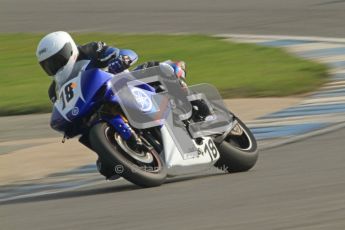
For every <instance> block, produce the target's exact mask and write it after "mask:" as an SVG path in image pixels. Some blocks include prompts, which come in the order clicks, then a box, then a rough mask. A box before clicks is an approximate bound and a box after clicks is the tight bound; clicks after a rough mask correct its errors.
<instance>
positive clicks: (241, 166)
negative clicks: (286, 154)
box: [215, 118, 258, 172]
mask: <svg viewBox="0 0 345 230" xmlns="http://www.w3.org/2000/svg"><path fill="white" fill-rule="evenodd" d="M235 120H236V121H237V124H236V125H235V127H234V128H233V130H232V131H231V132H230V133H229V134H228V135H227V136H226V138H225V139H224V140H223V141H222V142H221V143H219V144H217V147H218V150H219V153H220V159H219V160H218V161H217V163H216V164H215V166H216V167H218V168H221V169H224V170H227V171H228V172H243V171H247V170H249V169H251V168H252V167H253V166H254V165H255V163H256V161H257V159H258V148H257V143H256V140H255V137H254V135H253V134H252V132H251V131H250V130H249V129H248V127H247V126H246V125H245V124H244V123H243V122H242V121H241V120H240V119H238V118H235Z"/></svg>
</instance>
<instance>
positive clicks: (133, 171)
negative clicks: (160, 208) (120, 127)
mask: <svg viewBox="0 0 345 230" xmlns="http://www.w3.org/2000/svg"><path fill="white" fill-rule="evenodd" d="M89 138H90V143H91V146H92V149H93V150H94V151H95V152H96V153H97V154H98V155H99V157H100V159H102V161H105V162H107V164H109V165H111V166H112V168H113V169H114V174H118V175H119V176H121V177H123V178H125V179H126V180H128V181H130V182H132V183H134V184H136V185H139V186H141V187H153V186H159V185H161V184H162V183H164V181H165V179H166V176H167V169H166V166H165V164H164V162H163V161H162V159H161V157H160V156H159V154H158V153H157V152H156V151H155V149H154V148H153V147H152V146H150V145H149V144H148V143H147V142H143V144H142V145H141V146H140V147H138V145H135V144H133V143H128V142H127V141H125V140H124V139H123V138H122V137H121V136H120V135H119V134H118V133H117V132H115V130H114V129H113V128H112V127H111V126H110V125H108V124H107V123H98V124H96V125H94V126H93V127H92V128H91V130H90V135H89ZM141 139H143V138H142V137H141Z"/></svg>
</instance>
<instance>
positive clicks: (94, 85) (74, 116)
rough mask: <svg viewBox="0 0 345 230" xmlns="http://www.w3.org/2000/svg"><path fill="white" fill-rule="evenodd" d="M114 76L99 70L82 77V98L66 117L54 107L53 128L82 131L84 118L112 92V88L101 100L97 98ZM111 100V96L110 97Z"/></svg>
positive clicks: (89, 71)
mask: <svg viewBox="0 0 345 230" xmlns="http://www.w3.org/2000/svg"><path fill="white" fill-rule="evenodd" d="M112 76H113V75H112V74H109V73H107V72H104V71H102V70H99V69H90V70H87V71H85V72H84V73H83V74H82V76H81V81H80V87H81V92H82V98H79V99H78V100H77V102H76V104H75V105H74V108H73V109H72V110H70V111H69V112H68V113H66V114H65V117H64V116H63V115H62V114H61V113H60V112H59V110H58V109H57V108H56V107H55V106H54V108H53V111H52V116H51V127H52V128H53V129H55V130H57V131H59V132H71V133H78V132H81V131H82V128H83V127H81V126H82V118H83V117H84V116H86V115H88V114H89V113H90V112H91V111H92V110H93V109H95V106H97V105H99V102H100V101H101V100H102V99H103V97H104V96H107V95H108V94H109V93H108V92H107V91H111V89H110V87H109V89H108V88H107V91H106V92H104V94H105V95H100V96H102V97H101V98H99V97H98V98H96V94H97V92H99V90H100V89H101V88H102V87H103V86H104V85H106V84H107V82H108V81H109V80H111V79H112ZM108 97H109V98H111V95H110V96H108Z"/></svg>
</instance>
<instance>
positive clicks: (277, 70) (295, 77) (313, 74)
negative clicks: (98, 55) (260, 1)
mask: <svg viewBox="0 0 345 230" xmlns="http://www.w3.org/2000/svg"><path fill="white" fill-rule="evenodd" d="M42 36H43V35H42V34H3V35H0V115H13V114H27V113H41V112H49V111H50V108H51V104H50V102H49V100H48V97H47V88H48V85H49V83H50V79H49V77H47V76H45V74H44V72H43V70H41V68H40V66H39V65H38V64H37V62H36V57H35V50H36V45H37V43H38V42H39V40H40V39H41V38H42ZM73 36H74V38H75V40H76V41H77V42H78V43H79V44H83V43H87V42H89V41H98V40H102V41H105V42H107V43H108V44H110V45H114V46H117V47H120V48H130V49H133V50H135V51H136V52H137V53H138V54H139V57H140V58H139V63H142V62H144V61H148V60H167V59H172V60H184V61H185V62H186V63H187V71H188V75H187V78H188V80H187V82H188V83H189V84H195V83H200V82H207V83H211V84H214V85H215V86H217V87H218V89H219V90H220V91H221V93H222V95H223V96H224V97H268V96H288V95H295V94H301V93H305V92H308V91H312V90H315V89H316V88H317V87H319V86H320V85H321V84H323V83H324V82H325V81H326V80H327V74H326V71H327V70H326V67H325V66H324V65H321V64H316V63H312V62H309V61H305V60H301V59H298V58H296V57H294V56H291V55H289V54H287V53H285V52H284V51H282V50H280V49H275V48H266V47H260V46H256V45H250V44H236V43H229V42H225V41H223V40H221V39H219V38H213V37H207V36H201V35H182V36H172V35H112V34H99V33H98V34H96V33H95V34H74V35H73ZM139 63H138V64H139Z"/></svg>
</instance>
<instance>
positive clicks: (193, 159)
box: [51, 61, 258, 187]
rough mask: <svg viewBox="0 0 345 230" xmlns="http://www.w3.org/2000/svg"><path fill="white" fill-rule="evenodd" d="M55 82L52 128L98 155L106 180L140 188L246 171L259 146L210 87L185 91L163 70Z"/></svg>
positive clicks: (96, 73)
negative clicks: (171, 180)
mask: <svg viewBox="0 0 345 230" xmlns="http://www.w3.org/2000/svg"><path fill="white" fill-rule="evenodd" d="M83 62H87V61H81V62H78V64H77V66H76V67H75V71H74V72H75V73H77V74H75V75H74V77H71V78H68V79H65V80H61V81H57V86H58V95H59V96H58V100H57V101H56V102H55V103H54V107H53V111H52V115H51V127H52V128H53V129H55V130H57V131H59V132H61V133H63V134H64V139H65V138H72V137H75V136H80V137H79V141H80V142H81V143H82V144H84V145H85V146H87V147H88V148H90V149H91V150H93V151H94V152H95V153H96V154H97V155H98V160H97V168H98V170H99V172H100V173H101V174H102V175H104V176H105V177H106V178H107V179H112V178H116V177H118V176H120V177H123V178H125V179H126V180H128V181H130V182H132V183H134V184H136V185H139V186H142V187H152V186H159V185H161V184H162V183H164V181H165V180H166V178H167V177H173V176H178V175H185V174H190V173H196V172H201V171H204V170H208V169H210V168H213V167H217V168H220V169H222V170H225V171H228V172H242V171H247V170H249V169H251V168H252V167H253V166H254V165H255V163H256V161H257V158H258V150H257V143H256V140H255V138H254V136H253V134H252V133H251V131H250V130H249V129H248V128H247V127H246V125H245V124H244V123H243V122H242V121H241V120H240V119H239V118H238V117H236V116H235V115H234V114H232V113H231V112H229V111H228V110H227V108H226V107H225V105H224V103H223V101H222V98H221V96H220V95H219V92H218V91H217V89H216V88H215V87H214V86H212V85H209V84H198V85H193V86H189V87H186V84H181V83H182V82H181V80H180V79H178V78H177V77H176V76H175V75H174V71H173V69H172V68H171V67H170V66H169V65H168V64H164V63H162V64H160V65H159V66H155V67H150V68H146V69H141V70H136V71H132V72H129V71H128V72H123V73H120V74H116V75H113V74H111V73H109V72H106V71H103V70H101V69H90V70H86V69H85V66H86V65H87V63H83Z"/></svg>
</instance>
